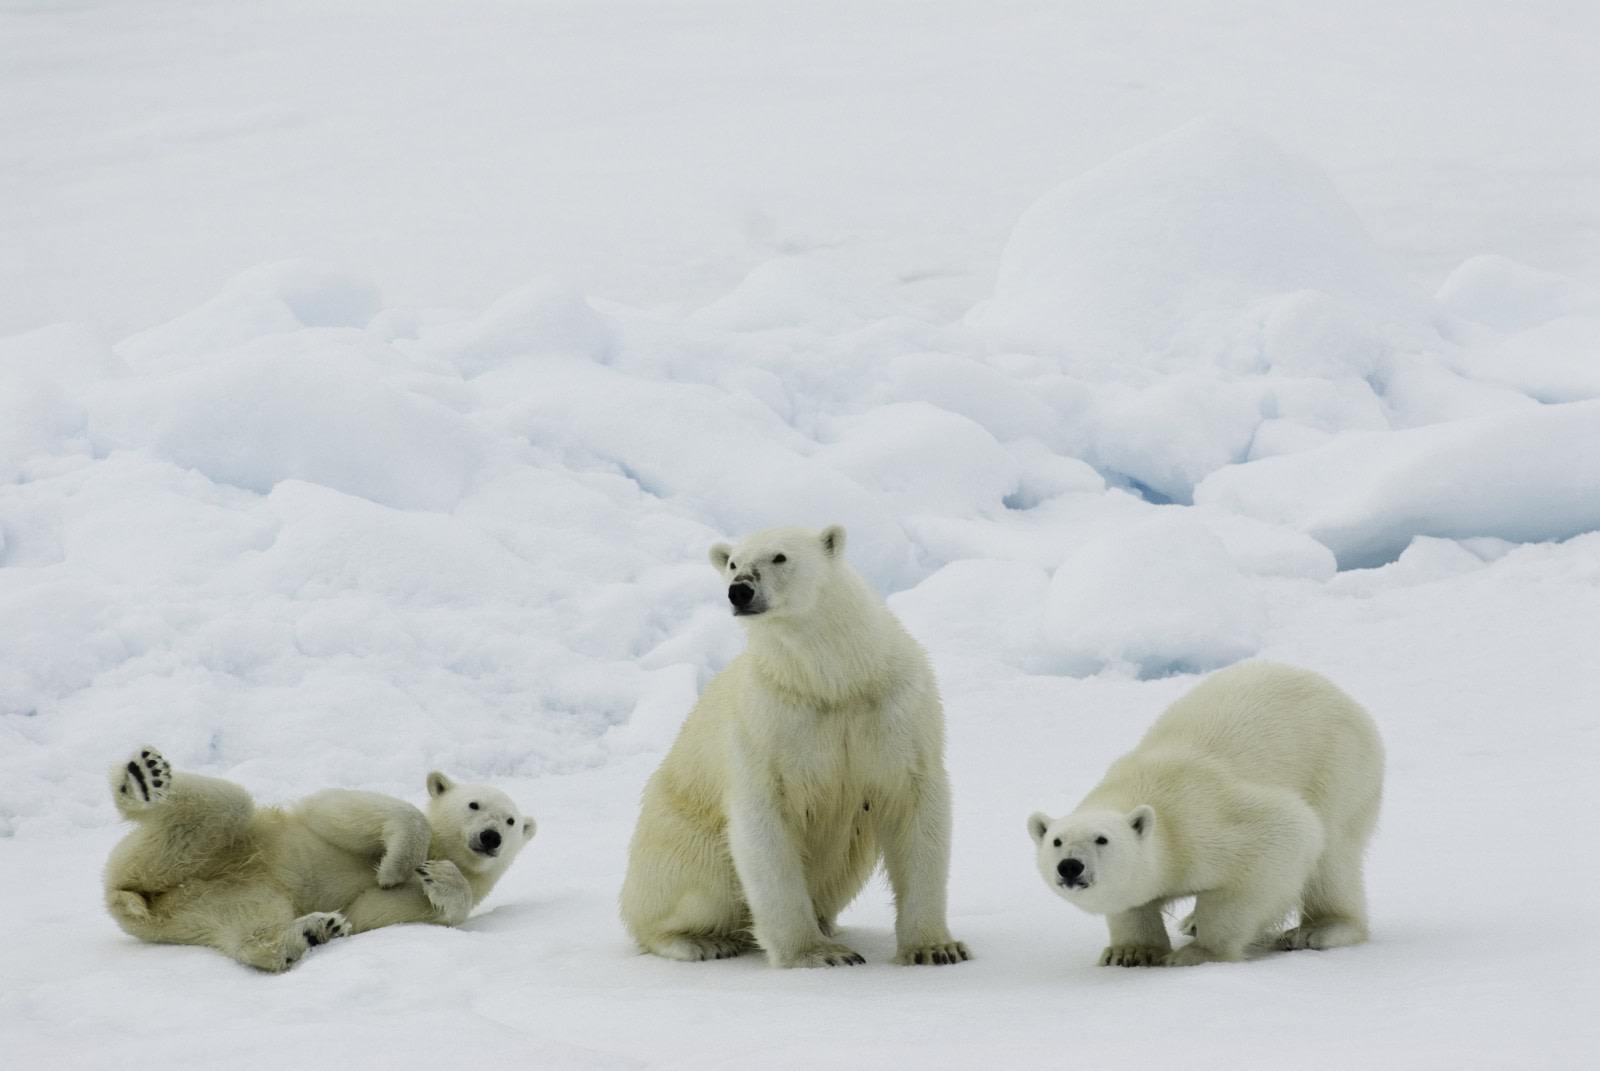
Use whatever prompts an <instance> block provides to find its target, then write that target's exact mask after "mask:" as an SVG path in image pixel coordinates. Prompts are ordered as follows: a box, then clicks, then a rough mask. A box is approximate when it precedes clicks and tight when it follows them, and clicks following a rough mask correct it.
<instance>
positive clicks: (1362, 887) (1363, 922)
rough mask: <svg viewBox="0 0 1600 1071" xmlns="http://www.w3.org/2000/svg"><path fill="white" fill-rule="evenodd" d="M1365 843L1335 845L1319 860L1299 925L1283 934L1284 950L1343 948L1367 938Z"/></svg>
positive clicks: (1308, 883) (1304, 898)
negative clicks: (1364, 869) (1363, 861)
mask: <svg viewBox="0 0 1600 1071" xmlns="http://www.w3.org/2000/svg"><path fill="white" fill-rule="evenodd" d="M1365 848H1366V843H1365V840H1364V839H1363V840H1362V841H1360V842H1357V843H1352V842H1351V841H1350V840H1349V839H1343V840H1341V841H1339V842H1336V843H1332V844H1330V845H1329V846H1328V848H1327V850H1325V851H1324V852H1323V853H1322V858H1321V859H1318V860H1317V865H1316V866H1315V867H1314V868H1313V869H1312V871H1311V877H1310V878H1309V879H1308V880H1307V881H1306V886H1305V890H1304V893H1303V895H1302V898H1301V902H1300V924H1299V925H1298V926H1296V927H1294V928H1293V929H1292V930H1288V931H1286V932H1285V933H1283V934H1282V935H1281V936H1280V937H1279V938H1278V941H1277V946H1278V947H1279V948H1283V949H1304V948H1317V949H1325V948H1343V947H1345V946H1347V945H1358V944H1360V943H1361V942H1363V941H1365V940H1366V939H1367V890H1366V882H1365V879H1364V876H1363V865H1362V855H1363V853H1364V850H1365Z"/></svg>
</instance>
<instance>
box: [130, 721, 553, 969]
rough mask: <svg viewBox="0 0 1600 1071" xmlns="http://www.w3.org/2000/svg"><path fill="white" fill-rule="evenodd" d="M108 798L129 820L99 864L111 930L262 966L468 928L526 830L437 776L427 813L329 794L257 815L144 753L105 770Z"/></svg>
mask: <svg viewBox="0 0 1600 1071" xmlns="http://www.w3.org/2000/svg"><path fill="white" fill-rule="evenodd" d="M111 795H112V798H113V799H114V800H115V801H116V804H117V809H118V810H119V811H121V812H122V815H123V817H125V818H128V819H129V820H131V821H133V822H134V823H135V824H136V828H135V829H134V830H133V832H131V833H129V834H128V835H127V836H126V837H125V838H123V840H122V842H121V843H120V844H118V845H117V846H116V848H114V849H113V850H112V852H111V859H110V862H108V863H107V864H106V873H105V889H106V907H107V909H108V910H109V911H110V912H111V917H112V918H114V919H116V920H117V924H118V925H119V926H121V927H122V928H123V929H124V930H125V931H127V932H128V933H130V934H132V935H133V936H134V937H138V938H141V939H142V940H145V941H156V942H160V943H164V944H182V945H209V946H210V947H212V948H215V949H217V950H219V951H221V952H225V953H227V954H228V955H230V956H232V957H233V958H234V959H236V960H238V961H239V962H240V963H243V964H246V965H247V966H251V967H259V968H260V969H262V970H264V971H283V970H288V969H289V968H290V967H293V966H294V965H295V963H296V962H298V961H299V959H300V957H301V956H303V955H304V954H305V952H306V950H307V949H308V948H310V947H311V946H313V945H319V944H322V943H323V942H324V941H330V940H332V939H333V938H335V937H344V936H346V935H348V934H352V933H361V932H363V931H365V930H373V929H377V928H378V927H379V926H392V925H394V924H395V923H400V922H433V923H439V924H441V925H445V926H454V925H456V924H458V923H461V922H464V921H465V920H466V918H467V915H468V914H470V913H471V911H472V909H473V908H474V907H476V906H477V905H478V903H479V902H481V901H482V900H483V898H484V897H485V896H487V895H488V894H489V890H490V889H491V888H493V887H494V884H495V882H497V881H499V880H500V876H501V875H502V874H504V873H505V872H506V868H507V867H509V866H510V865H511V861H512V860H513V859H515V858H516V856H517V853H518V852H519V851H521V850H522V846H523V845H524V844H526V843H527V842H528V840H529V839H530V838H531V837H532V836H533V834H534V829H535V826H534V821H533V819H532V818H524V817H523V815H522V812H520V811H518V810H517V807H516V805H515V804H514V803H512V802H511V800H510V798H508V797H507V796H506V795H505V793H503V792H500V791H499V790H498V789H493V788H490V787H488V786H487V785H460V784H457V783H455V782H454V781H452V780H451V779H450V778H448V777H446V776H445V775H444V774H442V773H438V772H437V771H435V772H434V773H430V774H429V775H428V797H429V798H428V812H427V814H423V812H422V811H420V810H418V809H417V808H416V807H413V806H412V805H411V804H409V803H406V802H405V801H404V800H398V799H395V798H393V797H392V796H383V795H379V794H378V793H376V792H357V791H351V790H349V789H338V788H335V789H328V790H326V791H323V792H317V793H314V794H313V795H310V796H307V797H306V798H305V799H303V800H300V801H299V802H297V803H294V804H290V805H288V806H285V807H281V808H280V807H257V806H256V805H255V802H254V801H253V800H252V799H251V798H250V794H249V793H248V792H246V791H245V790H244V789H243V788H241V787H239V786H238V785H236V784H234V783H232V782H231V781H222V780H218V779H217V778H214V777H202V776H200V775H198V774H189V773H174V772H173V770H172V767H171V766H170V765H169V764H168V762H167V760H166V759H165V758H164V757H162V755H161V753H160V752H159V751H157V750H156V749H155V748H152V747H146V748H141V749H140V750H139V751H138V752H136V753H135V754H134V755H133V756H132V757H131V758H129V759H128V760H127V761H126V762H124V763H122V764H120V765H118V766H116V767H114V768H113V769H112V771H111Z"/></svg>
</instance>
